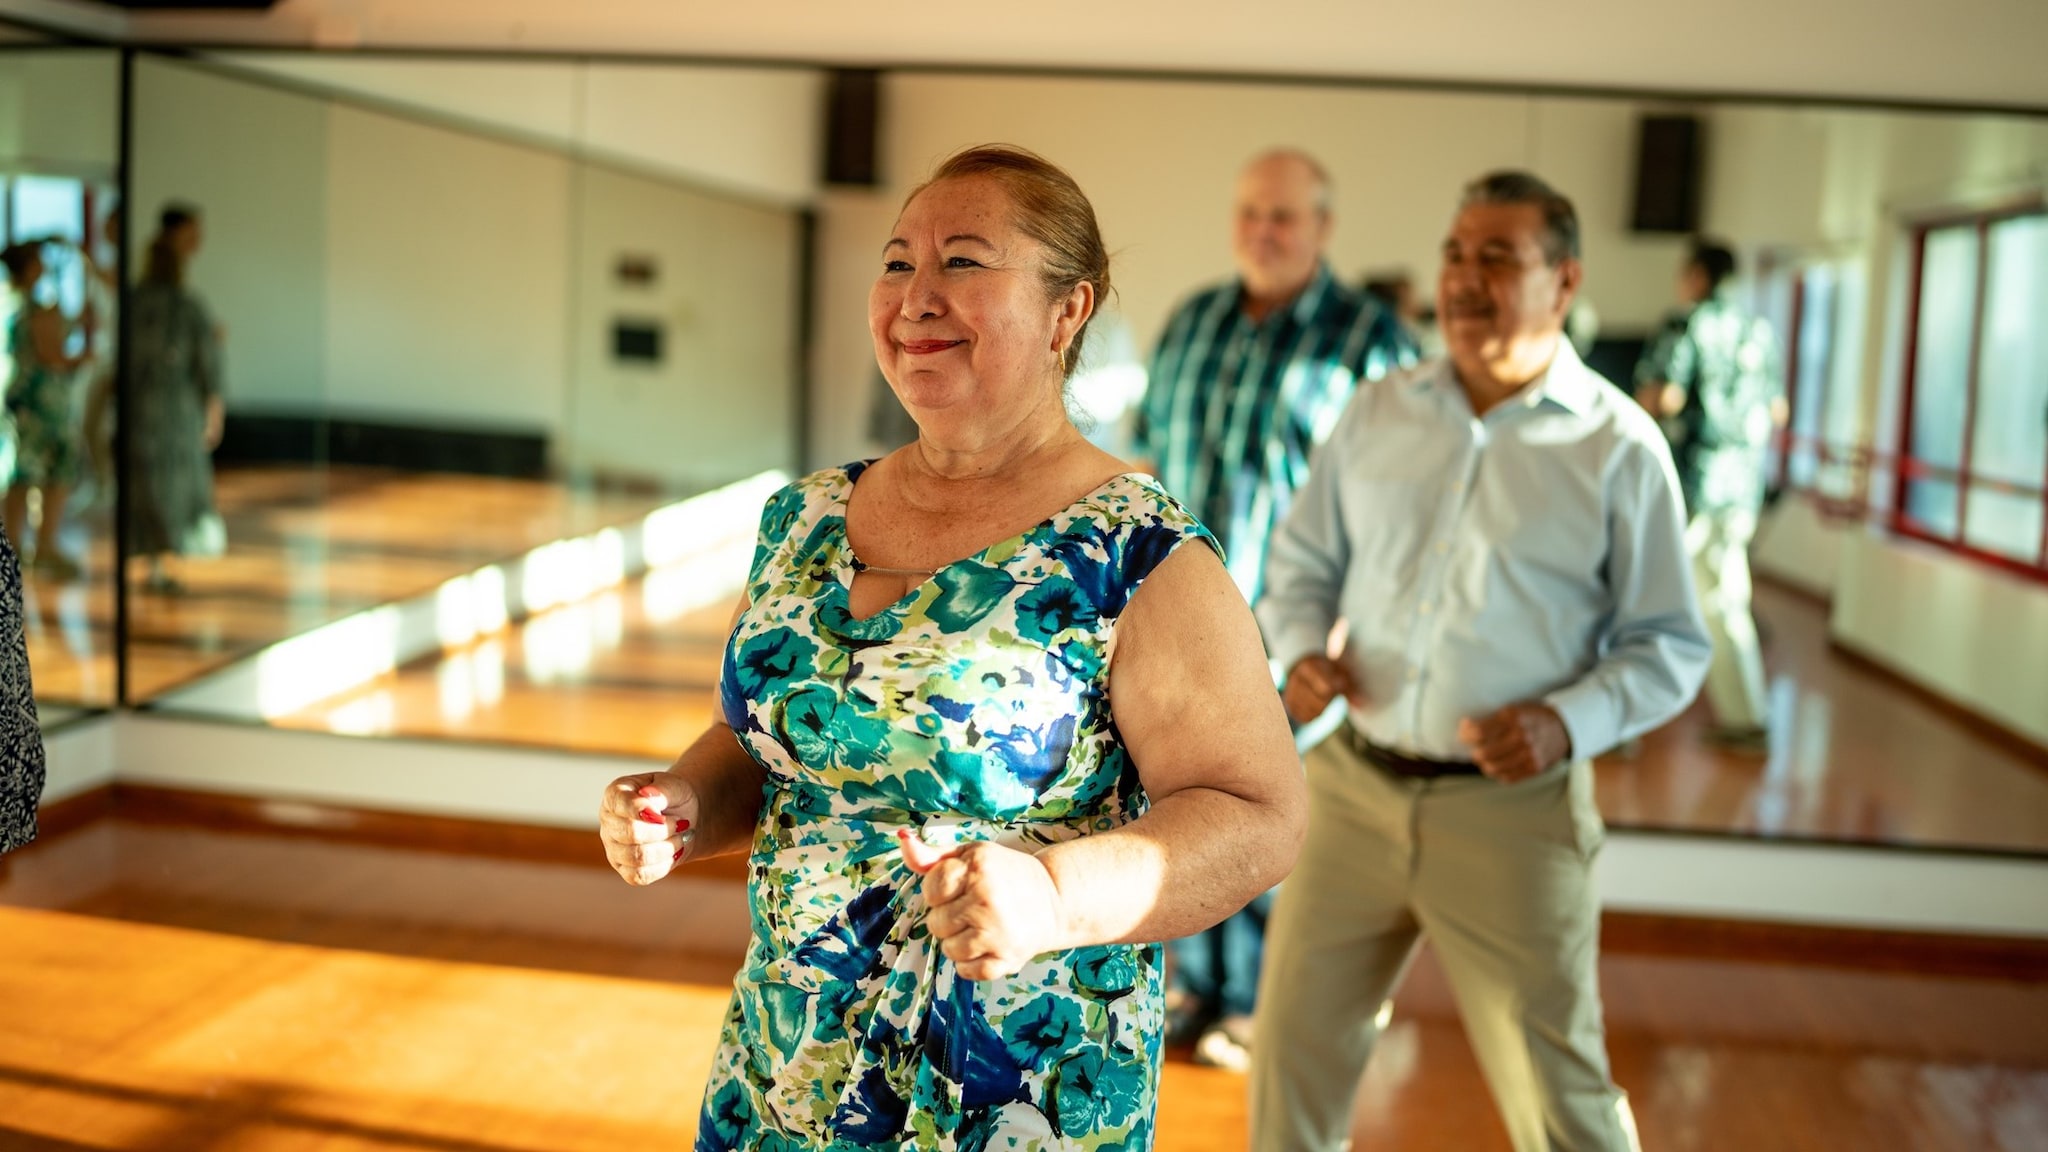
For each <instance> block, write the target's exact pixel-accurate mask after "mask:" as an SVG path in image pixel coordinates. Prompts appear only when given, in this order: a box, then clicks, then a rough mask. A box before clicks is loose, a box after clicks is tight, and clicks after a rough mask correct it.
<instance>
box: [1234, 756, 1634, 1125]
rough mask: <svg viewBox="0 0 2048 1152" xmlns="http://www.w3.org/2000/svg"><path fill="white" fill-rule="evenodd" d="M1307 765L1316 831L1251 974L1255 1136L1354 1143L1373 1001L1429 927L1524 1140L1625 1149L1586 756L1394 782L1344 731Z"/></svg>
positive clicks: (1490, 1077)
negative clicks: (1260, 973) (1605, 1014)
mask: <svg viewBox="0 0 2048 1152" xmlns="http://www.w3.org/2000/svg"><path fill="white" fill-rule="evenodd" d="M1307 764H1308V775H1309V796H1310V799H1309V832H1308V842H1307V844H1306V846H1305V847H1304V848H1303V851H1302V856H1301V860H1300V862H1299V864H1297V866H1296V867H1295V870H1294V874H1293V875H1292V876H1290V877H1288V879H1287V881H1286V883H1285V884H1283V885H1282V886H1281V889H1280V896H1279V903H1278V905H1277V906H1276V908H1275V910H1274V915H1273V920H1272V923H1271V925H1270V928H1269V931H1268V935H1267V942H1266V948H1267V954H1266V970H1265V973H1264V978H1263V980H1262V981H1261V983H1260V985H1259V1011H1258V1022H1257V1026H1256V1032H1255V1039H1254V1041H1253V1043H1252V1075H1251V1127H1252V1141H1251V1146H1252V1148H1253V1149H1254V1150H1256V1152H1334V1150H1336V1149H1340V1148H1343V1147H1345V1146H1346V1145H1347V1141H1348V1136H1349V1134H1350V1128H1351V1113H1352V1107H1353V1101H1354V1097H1355V1095H1356V1093H1357V1090H1358V1082H1359V1079H1360V1078H1361V1076H1362V1074H1363V1073H1364V1070H1365V1065H1366V1061H1367V1059H1368V1058H1370V1057H1371V1055H1372V1050H1373V1044H1374V1042H1375V1041H1377V1040H1378V1038H1379V1030H1380V1026H1381V1020H1382V1018H1381V1015H1380V1009H1381V1006H1382V1005H1383V1004H1384V1003H1386V1002H1387V1001H1388V1000H1389V999H1390V998H1391V997H1392V995H1393V993H1394V989H1395V987H1396V986H1397V985H1398V984H1399V983H1400V979H1401V975H1402V972H1403V971H1404V970H1405V969H1406V967H1407V965H1408V961H1409V958H1410V957H1411V956H1412V955H1413V953H1414V951H1415V945H1416V943H1417V942H1418V940H1419V939H1420V938H1421V936H1422V934H1423V933H1428V935H1429V938H1430V940H1431V941H1432V942H1433V943H1434V945H1435V949H1436V954H1437V956H1438V958H1439V960H1440V961H1441V963H1442V964H1443V968H1444V972H1445V974H1446V975H1447V976H1448V977H1449V979H1450V985H1451V990H1452V993H1453V994H1454V995H1455V997H1456V999H1457V1003H1458V1010H1459V1013H1460V1015H1461V1016H1462V1017H1463V1018H1464V1023H1465V1032H1466V1035H1467V1036H1468V1037H1469V1038H1470V1040H1471V1042H1472V1047H1473V1050H1474V1051H1475V1052H1476V1054H1477V1055H1478V1058H1479V1065H1480V1068H1481V1070H1482V1071H1483V1072H1484V1074H1485V1076H1486V1082H1487V1085H1488V1087H1489V1088H1491V1089H1492V1092H1493V1097H1494V1102H1495V1104H1496V1105H1497V1106H1498V1107H1499V1109H1500V1113H1501V1117H1502V1119H1503V1120H1505V1121H1506V1123H1507V1129H1508V1133H1509V1136H1510V1137H1511V1138H1512V1140H1513V1141H1514V1146H1515V1148H1516V1150H1517V1152H1537V1150H1539V1149H1571V1150H1574V1152H1577V1150H1590V1149H1601V1150H1629V1149H1635V1148H1636V1147H1637V1143H1636V1137H1635V1122H1634V1119H1633V1118H1632V1117H1631V1116H1630V1114H1629V1109H1628V1101H1627V1098H1626V1097H1625V1096H1624V1095H1623V1093H1622V1092H1621V1090H1620V1089H1618V1088H1616V1087H1615V1086H1614V1083H1613V1081H1612V1080H1610V1079H1609V1078H1608V1071H1607V1047H1606V1037H1605V1034H1604V1032H1603V1031H1602V1027H1601V1020H1600V989H1599V982H1598V958H1599V926H1600V925H1599V913H1600V909H1599V899H1598V895H1597V893H1596V892H1595V890H1594V887H1593V875H1592V863H1593V858H1594V856H1595V855H1596V854H1597V853H1598V852H1599V850H1600V844H1601V840H1602V838H1603V836H1604V834H1605V833H1604V828H1603V826H1602V825H1601V822H1600V814H1599V812H1598V810H1597V809H1596V808H1595V807H1594V804H1593V776H1592V765H1591V764H1590V763H1587V762H1583V761H1581V762H1577V763H1572V764H1568V765H1561V766H1559V767H1557V768H1554V769H1552V770H1551V771H1549V772H1546V773H1544V774H1543V775H1541V776H1538V777H1535V778H1533V779H1530V780H1525V781H1522V782H1521V783H1518V784H1500V783H1496V782H1494V781H1492V780H1489V779H1484V778H1478V777H1451V778H1444V779H1438V780H1405V779H1398V778H1395V777H1391V776H1388V775H1386V774H1384V773H1382V772H1380V771H1379V770H1378V769H1375V768H1373V767H1372V766H1370V765H1368V764H1366V763H1365V762H1364V761H1362V760H1360V759H1359V758H1358V757H1357V756H1356V755H1355V754H1354V753H1353V752H1352V751H1351V749H1350V748H1349V747H1347V746H1346V745H1345V743H1344V740H1343V739H1342V738H1341V736H1339V737H1333V738H1331V739H1328V740H1325V741H1323V742H1322V743H1321V744H1320V745H1318V746H1316V748H1314V749H1313V750H1311V751H1310V752H1309V754H1308V756H1307Z"/></svg>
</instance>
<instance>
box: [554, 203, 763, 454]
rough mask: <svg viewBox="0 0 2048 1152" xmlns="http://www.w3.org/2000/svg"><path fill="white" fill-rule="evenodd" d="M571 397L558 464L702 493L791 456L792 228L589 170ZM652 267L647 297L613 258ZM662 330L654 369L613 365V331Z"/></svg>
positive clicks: (749, 210) (750, 210)
mask: <svg viewBox="0 0 2048 1152" xmlns="http://www.w3.org/2000/svg"><path fill="white" fill-rule="evenodd" d="M576 200H577V218H578V220H579V222H580V224H579V227H580V232H579V235H578V236H577V245H576V246H577V250H578V253H579V254H578V257H577V263H576V272H575V275H576V291H575V307H574V316H575V319H574V332H575V342H576V349H575V357H576V361H575V363H576V376H575V387H574V389H573V390H572V392H571V395H570V398H569V399H570V404H571V406H572V412H571V417H570V420H569V425H568V427H569V431H568V437H569V438H568V440H567V442H566V444H565V446H564V447H565V451H564V456H565V463H567V464H568V466H569V467H570V468H571V469H572V470H574V471H577V472H584V471H592V470H595V471H611V472H624V473H629V474H635V475H642V476H659V477H662V478H663V479H665V480H668V481H670V482H671V483H675V484H679V485H682V486H684V487H700V486H703V485H706V484H710V483H713V482H717V481H722V480H727V479H731V478H732V477H735V476H746V475H751V474H752V473H754V472H758V471H761V470H763V469H768V468H788V467H790V465H791V464H792V462H793V461H794V460H795V457H796V436H795V428H796V425H795V420H796V416H795V412H794V407H795V399H796V325H795V319H796V310H797V306H798V298H797V285H796V276H797V258H798V252H797V239H798V237H797V221H796V218H795V217H794V216H793V215H791V214H790V213H788V212H783V211H776V210H772V209H767V208H761V207H753V206H749V205H744V204H737V203H734V202H732V201H730V200H721V199H717V198H714V197H710V196H706V195H703V194H702V193H698V192H693V191H690V190H688V189H683V188H677V187H675V186H674V185H670V184H660V183H656V182H653V181H649V180H645V179H641V178H639V177H635V176H631V175H627V174H624V173H620V172H614V171H609V170H606V169H602V168H586V169H584V170H583V171H582V173H581V175H580V176H579V178H578V184H577V187H576ZM626 255H631V256H635V257H644V258H651V259H652V260H653V261H654V263H655V265H656V269H657V275H656V278H655V281H654V283H653V284H651V285H648V286H636V285H625V284H621V283H619V281H618V279H617V277H616V275H615V269H616V266H617V263H618V260H619V258H620V257H621V256H626ZM622 318H626V319H635V320H646V321H652V322H654V323H656V324H658V325H659V326H660V328H661V330H662V339H663V357H662V360H661V361H660V362H659V363H655V364H643V363H635V362H620V361H617V360H614V359H613V358H612V356H611V340H612V325H613V323H614V322H615V321H617V320H619V319H622Z"/></svg>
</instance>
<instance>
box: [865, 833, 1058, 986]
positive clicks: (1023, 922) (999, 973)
mask: <svg viewBox="0 0 2048 1152" xmlns="http://www.w3.org/2000/svg"><path fill="white" fill-rule="evenodd" d="M896 836H897V839H898V840H899V841H901V842H902V845H903V859H904V860H905V861H906V862H907V863H909V865H910V869H911V871H913V872H916V873H917V874H919V875H920V876H923V877H924V886H923V888H924V898H925V903H926V904H928V905H930V906H931V915H930V917H929V918H928V919H927V920H926V921H925V926H926V927H927V928H928V929H929V930H930V931H931V934H932V938H933V939H934V940H937V941H938V942H939V950H940V951H942V952H944V953H945V954H946V956H947V957H948V958H950V959H951V960H952V961H953V965H954V967H955V968H957V969H958V970H959V972H960V975H962V976H964V977H966V978H967V979H969V980H994V979H997V978H999V977H1003V976H1013V975H1015V974H1017V973H1018V972H1021V971H1023V970H1024V965H1026V964H1028V963H1030V961H1031V958H1032V957H1034V956H1039V955H1043V954H1044V953H1047V952H1051V951H1053V950H1054V949H1056V948H1058V947H1060V946H1061V945H1060V924H1061V922H1062V918H1061V915H1060V892H1059V887H1058V886H1057V885H1055V884H1054V883H1053V879H1052V874H1051V873H1050V872H1047V871H1046V870H1045V865H1044V864H1042V863H1040V862H1039V860H1038V857H1036V856H1033V855H1031V854H1029V853H1027V852H1019V851H1017V850H1016V849H1014V848H1005V847H1003V846H1002V845H1000V844H994V843H990V842H988V841H985V840H983V841H975V842H973V843H969V844H962V845H960V846H959V847H956V848H951V849H943V850H942V849H938V848H934V847H932V846H931V845H929V844H926V843H925V842H924V841H923V840H921V839H919V838H918V835H917V833H916V832H914V831H912V830H910V829H908V828H904V829H899V830H898V831H897V833H896Z"/></svg>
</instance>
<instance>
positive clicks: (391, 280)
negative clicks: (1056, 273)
mask: <svg viewBox="0 0 2048 1152" xmlns="http://www.w3.org/2000/svg"><path fill="white" fill-rule="evenodd" d="M325 63H333V64H339V63H342V62H325ZM341 71H344V72H345V71H346V69H342V70H341ZM139 74H140V78H141V79H140V83H141V85H142V86H141V88H140V90H139V97H140V102H141V107H142V109H143V111H142V114H141V116H140V118H139V120H138V125H137V142H138V148H137V161H136V173H137V183H136V187H137V191H138V197H139V205H140V206H142V207H144V208H145V209H147V211H148V212H150V213H152V214H153V213H154V211H155V207H156V205H158V204H160V203H161V202H162V201H163V200H164V199H166V198H170V197H177V198H183V199H189V200H192V201H194V202H196V203H198V204H200V205H201V206H202V208H203V209H204V210H205V213H206V227H207V240H206V248H205V250H204V252H203V253H202V255H201V257H200V258H199V260H198V261H197V262H196V263H195V265H194V269H193V280H194V283H195V284H196V286H197V287H198V288H199V289H200V291H202V292H203V293H205V294H206V296H207V297H208V299H209V300H210V301H211V303H212V304H213V306H214V309H215V311H216V313H217V314H218V316H219V318H220V320H221V321H222V322H223V323H224V324H225V326H226V327H227V329H228V382H229V403H230V406H231V408H232V409H233V410H235V411H237V412H240V413H244V414H262V413H271V414H291V415H299V416H312V415H320V414H326V415H330V416H337V417H344V418H350V419H359V420H367V421H374V422H391V423H400V424H414V425H427V426H435V427H458V428H471V429H480V430H492V431H505V432H518V433H537V434H541V435H545V436H547V437H549V438H550V440H551V442H552V443H553V445H554V448H555V451H556V454H557V463H559V464H563V465H565V466H567V467H569V468H571V469H574V470H577V471H579V472H581V471H588V470H592V469H603V470H607V471H610V472H614V473H625V474H632V475H636V476H642V477H648V478H659V479H662V480H665V481H668V482H670V483H673V484H681V485H686V486H693V487H694V486H702V485H707V484H711V483H716V482H722V481H724V480H729V479H731V478H733V477H734V476H740V475H748V474H751V473H753V472H756V471H759V470H761V469H763V468H769V467H788V466H789V465H790V464H791V463H792V455H793V452H794V439H795V437H794V415H793V412H792V411H791V409H792V406H793V403H794V396H793V387H794V370H793V362H794V349H795V344H796V334H795V321H796V312H797V309H796V303H797V302H796V299H795V276H796V270H797V252H796V217H795V215H794V214H792V213H790V212H788V211H786V210H783V209H780V208H776V207H772V206H768V205H765V204H762V203H759V202H751V203H750V202H742V201H738V200H735V199H734V198H732V197H730V196H720V195H714V194H711V193H708V192H704V191H698V190H695V189H692V188H688V187H684V186H681V185H678V184H676V183H674V182H666V181H662V180H658V179H653V178H649V177H642V176H634V175H628V174H625V173H621V172H616V171H612V170H610V169H608V168H606V167H604V166H603V165H601V164H597V163H592V162H584V161H579V160H575V159H573V158H571V157H570V156H567V155H565V154H563V152H561V151H560V150H558V149H555V148H552V147H540V146H537V145H531V144H525V143H518V142H514V141H510V140H507V139H504V138H501V137H493V136H484V135H479V134H478V133H477V132H475V131H471V130H466V129H463V128H460V127H457V126H456V125H457V123H458V122H459V121H461V120H463V119H466V120H467V122H471V123H476V122H480V121H481V120H482V119H484V117H483V116H482V113H483V112H484V111H487V110H489V109H492V108H496V109H500V110H504V109H512V110H514V111H516V110H517V107H518V105H517V102H516V101H513V102H509V103H508V102H507V101H506V100H505V99H504V97H505V90H504V89H503V88H502V86H501V87H496V88H494V87H492V86H490V85H485V86H483V87H480V88H478V89H475V90H473V91H470V92H469V94H468V95H469V98H470V99H471V101H472V102H471V104H470V105H469V106H468V111H469V112H470V113H473V115H469V116H467V117H466V118H459V117H454V116H445V117H441V118H440V119H438V120H437V121H436V122H433V123H423V122H420V121H417V120H413V119H408V118H406V117H405V116H402V115H396V114H390V113H387V112H384V111H379V110H375V109H373V108H371V107H368V106H363V105H359V104H356V103H335V102H331V101H329V100H327V99H325V98H322V97H318V96H312V95H306V94H304V93H303V92H301V91H297V90H293V91H286V90H282V89H279V88H277V87H275V86H274V85H270V84H262V83H254V82H251V81H248V80H243V79H238V78H234V77H231V76H224V75H221V74H218V73H217V72H215V71H208V70H203V69H200V68H195V67H193V66H190V65H186V64H179V63H165V62H163V61H159V60H154V59H145V60H144V61H143V62H142V65H141V67H140V69H139ZM312 74H317V75H325V73H324V72H321V71H320V70H319V69H315V70H314V72H313V73H312ZM471 75H472V73H471V72H470V70H469V69H468V68H467V67H461V68H457V69H455V70H454V72H453V73H451V74H450V75H448V76H443V77H439V78H438V79H437V78H436V77H435V76H434V75H431V74H426V73H419V72H414V71H409V70H406V71H402V72H400V73H399V74H398V78H399V80H402V81H403V83H399V82H398V80H394V79H393V77H392V75H390V74H387V73H386V72H385V71H384V70H383V68H382V66H381V65H379V66H378V67H374V68H372V69H370V70H369V71H368V72H366V73H363V74H361V75H360V76H353V78H354V79H355V80H356V81H357V82H359V83H361V84H363V85H370V84H373V83H375V84H388V85H390V86H391V87H392V88H393V89H394V90H397V91H399V92H400V93H401V94H403V93H404V92H405V91H408V89H407V88H406V85H411V86H412V89H410V90H412V91H419V92H428V93H432V94H438V92H439V89H438V88H437V87H436V85H440V84H444V83H445V84H452V83H453V82H454V81H455V80H459V79H460V78H462V77H465V76H471ZM297 79H299V80H304V79H305V77H298V78H297ZM330 79H331V77H330ZM498 79H502V77H499V78H495V79H494V80H493V83H496V81H497V80H498ZM629 79H633V80H637V81H638V82H640V83H641V87H639V88H637V89H635V88H633V87H632V86H631V85H630V84H629V85H628V86H627V87H626V88H625V89H621V90H616V91H615V92H614V95H613V97H612V98H613V99H614V100H625V99H627V98H628V97H629V96H630V95H631V94H632V93H633V92H635V91H637V92H639V93H640V94H642V95H650V94H653V93H656V92H658V91H669V94H670V95H675V94H676V92H678V91H680V89H677V90H668V89H662V88H661V86H660V84H659V83H658V82H655V81H653V80H652V79H651V78H648V77H629ZM714 79H716V80H717V85H714V88H718V86H719V85H724V86H725V87H726V88H729V87H730V83H731V82H732V81H733V79H734V78H733V77H731V76H727V75H724V74H723V73H721V74H720V75H719V76H717V77H715V78H714ZM649 85H652V86H651V87H650V86H649ZM785 87H786V86H785ZM710 90H711V89H700V90H699V94H703V93H704V92H707V91H710ZM720 90H724V89H720ZM778 91H780V89H778ZM389 103H390V104H392V105H394V106H395V105H396V104H397V103H398V101H395V100H394V101H391V102H389ZM772 103H773V102H772V101H771V102H770V104H771V105H772ZM792 112H793V107H792V106H790V105H788V104H787V103H785V104H784V105H782V106H780V111H779V112H775V113H774V114H775V115H784V114H788V113H792ZM646 114H647V113H642V115H646ZM508 115H510V113H509V112H508ZM737 122H738V123H740V124H741V125H742V126H743V127H744V125H746V124H747V123H752V125H753V127H755V128H760V127H761V125H760V122H758V121H754V122H747V121H745V120H744V118H740V119H739V120H738V121H737ZM498 127H503V125H499V126H498ZM612 131H614V132H623V131H624V130H623V129H622V128H619V127H617V126H614V127H613V129H612ZM735 131H739V129H734V128H732V127H730V126H728V127H725V128H720V129H718V130H717V131H715V132H712V133H710V134H709V135H700V137H699V138H700V139H701V140H702V141H704V143H703V150H702V151H701V152H700V153H699V154H698V156H697V157H696V160H695V162H696V163H700V164H708V163H715V162H717V161H718V157H719V155H720V153H718V152H717V151H716V149H717V147H721V146H723V147H730V148H733V149H737V150H739V151H740V152H745V150H746V149H745V146H744V145H743V144H742V143H739V142H736V141H728V142H727V144H726V145H718V144H717V141H716V139H715V138H716V137H717V136H718V135H719V134H720V133H731V132H735ZM529 138H537V137H535V136H533V135H532V134H529ZM690 138H691V137H690V133H688V132H671V133H670V134H669V135H667V136H665V137H659V138H657V139H655V140H654V141H653V144H652V145H650V147H659V148H669V147H679V146H682V144H683V143H684V142H686V141H687V140H688V139H690ZM781 155H782V150H781V149H779V148H778V147H763V148H759V149H756V150H755V151H754V152H753V153H752V154H751V156H750V157H749V156H742V157H741V158H740V159H738V160H736V161H735V163H736V164H737V165H739V166H740V167H741V168H743V169H747V170H750V171H753V172H754V173H755V174H756V175H758V176H760V178H761V179H763V180H769V179H784V178H789V177H791V175H792V174H791V173H790V172H789V171H786V170H785V171H783V172H782V173H780V175H778V174H777V173H776V172H775V171H774V170H773V161H774V160H775V159H776V158H777V157H780V156H781ZM750 166H751V167H750ZM146 241H147V232H146V230H144V231H143V233H142V234H141V235H139V236H138V237H137V238H136V245H137V248H138V250H139V249H140V246H141V245H142V244H143V243H146ZM628 252H630V253H634V254H646V255H653V256H655V257H656V258H657V259H658V260H659V261H660V265H661V269H662V277H661V281H660V285H659V288H658V292H657V294H656V298H654V299H640V298H635V297H634V296H633V295H632V294H631V293H626V294H624V295H622V294H621V291H620V290H619V289H617V288H616V287H615V286H614V284H613V281H612V268H613V265H614V263H615V261H616V259H617V257H618V256H619V255H621V254H622V253H628ZM649 307H651V308H653V309H654V310H655V311H657V312H658V313H659V314H660V316H661V317H662V318H663V319H664V321H665V322H666V323H667V324H668V327H669V346H668V356H669V359H668V360H667V362H666V363H665V365H663V367H662V368H661V369H659V370H657V371H655V372H652V373H648V372H645V371H644V370H641V369H638V368H634V367H627V366H622V365H618V364H615V363H613V362H612V360H611V358H610V354H609V349H610V331H611V322H612V320H613V318H614V317H615V316H616V315H618V314H620V313H621V312H622V311H624V312H632V311H635V310H644V309H646V308H649ZM585 388H588V389H590V390H592V391H591V394H590V395H589V396H587V397H586V396H584V395H582V394H581V393H582V390H583V389H585Z"/></svg>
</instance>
